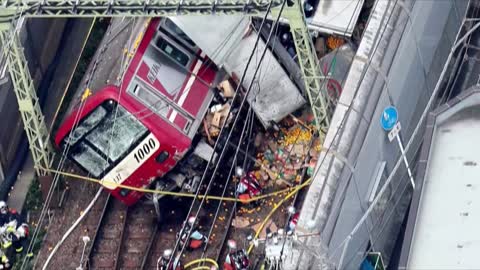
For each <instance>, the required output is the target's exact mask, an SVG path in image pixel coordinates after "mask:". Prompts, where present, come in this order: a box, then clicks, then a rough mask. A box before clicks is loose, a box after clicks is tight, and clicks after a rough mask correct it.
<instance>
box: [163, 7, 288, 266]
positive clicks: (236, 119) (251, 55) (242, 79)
mask: <svg viewBox="0 0 480 270" xmlns="http://www.w3.org/2000/svg"><path fill="white" fill-rule="evenodd" d="M285 3H286V1H284V3H283V5H282V8H281V10H283V7H284V5H285ZM271 7H272V2H270V3H269V7H268V11H267V12H265V16H264V19H263V21H262V26H263V24H264V23H265V21H266V19H267V17H268V14H269V13H270V10H271ZM259 40H260V35H258V36H257V39H256V41H255V45H254V48H253V50H252V53H251V54H250V57H249V59H248V61H247V65H246V67H245V69H244V72H243V74H242V77H241V79H240V82H239V83H238V86H237V89H236V91H235V96H234V98H233V100H235V98H236V96H237V95H238V94H239V93H240V91H239V89H240V87H241V86H242V84H243V81H244V79H245V76H246V73H247V70H248V67H249V65H250V62H251V60H252V58H253V55H254V52H255V48H256V47H257V46H258V43H259ZM265 49H267V47H265ZM258 68H259V67H257V68H256V69H255V73H254V76H253V78H255V76H256V73H257V71H258ZM253 81H254V80H253V79H252V81H251V82H250V85H249V87H248V89H247V91H246V93H245V95H244V97H243V99H242V101H241V103H240V106H239V110H241V109H242V108H243V106H244V104H245V101H246V100H247V97H248V94H249V93H250V90H251V88H252V85H253ZM230 114H231V110H230V112H229V115H230ZM239 116H240V113H237V115H236V116H235V119H234V121H233V124H232V128H231V130H230V132H228V135H227V139H226V143H228V141H229V140H230V138H231V135H232V132H233V130H234V127H235V126H236V124H237V121H238V119H239ZM228 117H229V116H227V117H226V118H227V119H228ZM225 130H226V125H224V126H223V127H222V129H221V130H220V136H221V135H222V134H223V133H224V132H225ZM218 143H219V140H217V142H215V145H214V149H216V148H217V146H218ZM225 149H226V148H225V147H224V148H223V149H222V152H221V153H220V157H219V158H218V160H217V162H216V163H217V164H216V166H215V168H214V170H213V173H212V178H211V179H210V181H209V183H208V184H207V187H206V193H208V192H209V190H210V188H211V184H212V182H213V181H212V179H213V177H215V174H216V172H217V169H218V165H219V164H220V160H222V158H223V156H224V154H225ZM212 159H213V156H212V157H211V158H210V160H209V162H208V164H207V167H206V170H205V171H204V173H203V175H202V178H201V180H200V184H199V187H201V186H202V185H203V182H204V180H205V178H206V175H207V170H208V167H209V165H210V163H211V162H212ZM200 189H201V188H198V190H197V192H196V195H197V196H198V194H199V192H200ZM195 202H196V199H194V200H193V201H192V204H191V206H190V209H189V211H188V214H187V218H188V216H190V215H191V213H192V210H193V207H194V205H195ZM204 202H205V200H204V199H202V200H201V201H200V206H199V207H198V209H199V210H200V209H201V207H202V206H203V203H204ZM199 214H200V211H197V213H196V214H195V219H197V218H198V215H199ZM185 225H186V222H184V225H183V226H182V229H181V230H180V235H181V234H183V232H184V230H185ZM192 229H193V227H192V228H189V231H188V232H187V235H190V234H191V233H192ZM179 242H180V238H179V239H177V240H176V242H175V246H174V248H173V250H174V251H175V252H176V251H177V248H178V244H179ZM186 244H187V242H185V243H184V244H183V246H182V248H181V249H180V256H181V255H182V254H183V251H184V250H185V247H186ZM173 257H175V256H172V257H171V258H170V261H169V262H168V263H169V264H170V263H171V261H172V258H173ZM157 265H158V264H157Z"/></svg>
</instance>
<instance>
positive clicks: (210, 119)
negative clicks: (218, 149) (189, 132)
mask: <svg viewBox="0 0 480 270" xmlns="http://www.w3.org/2000/svg"><path fill="white" fill-rule="evenodd" d="M217 88H218V90H219V91H218V93H216V96H215V99H214V102H212V105H211V106H210V110H209V111H208V113H207V115H206V116H205V118H204V119H203V130H202V133H203V136H204V137H206V138H207V139H208V143H209V144H210V145H213V144H214V139H215V138H217V137H218V135H219V134H220V130H221V129H222V127H223V125H224V124H225V123H226V122H230V121H231V120H232V119H227V117H228V114H229V112H230V103H231V101H232V98H233V96H234V95H235V90H234V88H233V86H232V85H231V84H230V82H229V81H228V80H224V81H222V82H221V83H220V84H219V85H218V86H217ZM230 118H231V117H230Z"/></svg>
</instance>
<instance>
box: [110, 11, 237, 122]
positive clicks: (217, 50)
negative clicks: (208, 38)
mask: <svg viewBox="0 0 480 270" xmlns="http://www.w3.org/2000/svg"><path fill="white" fill-rule="evenodd" d="M240 24H241V20H240V21H238V23H237V24H236V25H235V27H234V28H233V29H232V30H231V31H230V33H229V34H228V35H227V36H226V37H225V38H224V39H223V40H222V42H221V43H220V44H219V45H218V46H217V47H216V48H215V50H214V51H213V53H212V58H214V57H216V56H217V55H218V54H220V52H221V50H222V49H223V48H224V47H225V46H226V44H227V43H228V41H229V40H230V39H231V38H232V36H233V34H234V32H235V31H236V30H237V29H238V27H239V26H240ZM230 49H232V48H230ZM212 65H214V63H213V61H208V63H207V64H206V65H205V68H204V70H203V71H202V72H201V73H199V75H197V77H201V76H202V75H203V74H204V73H205V72H207V71H208V70H209V68H210V67H211V66H212ZM183 85H184V82H181V83H180V84H179V85H178V86H177V87H176V88H175V90H174V91H175V92H177V91H178V90H180V89H181V88H182V87H183ZM209 87H211V86H210V85H209ZM161 102H162V100H159V101H156V102H154V103H152V104H151V105H148V106H145V108H143V109H140V110H138V111H136V112H132V113H131V114H132V115H133V116H136V119H138V120H141V119H144V118H147V117H149V116H151V115H153V114H155V113H157V112H159V111H161V110H163V109H165V108H167V107H168V106H169V105H168V104H166V105H163V106H162V107H159V108H155V106H156V105H158V104H160V103H161ZM143 113H145V114H144V115H142V114H143ZM123 117H126V116H121V117H119V119H121V118H123Z"/></svg>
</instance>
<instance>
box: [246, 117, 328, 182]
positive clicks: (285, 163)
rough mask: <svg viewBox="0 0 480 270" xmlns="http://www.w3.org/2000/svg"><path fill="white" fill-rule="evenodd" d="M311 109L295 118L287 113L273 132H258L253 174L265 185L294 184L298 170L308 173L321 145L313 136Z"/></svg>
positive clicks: (299, 173) (300, 176) (297, 178)
mask: <svg viewBox="0 0 480 270" xmlns="http://www.w3.org/2000/svg"><path fill="white" fill-rule="evenodd" d="M314 129H315V128H314V126H313V117H312V115H311V112H306V111H305V112H303V114H302V116H301V117H299V118H296V117H294V116H292V115H291V116H289V117H287V118H286V119H284V120H283V121H282V122H281V123H280V128H279V129H278V131H276V132H270V133H258V134H257V136H256V138H255V146H256V148H257V150H258V154H257V157H256V158H257V162H256V164H257V166H256V167H254V174H255V176H256V177H257V179H259V181H261V184H262V186H263V187H264V188H265V187H267V188H268V187H273V186H279V187H289V186H293V185H296V184H298V183H299V182H300V181H301V178H302V170H303V169H306V170H307V175H312V174H313V170H314V167H315V164H316V162H317V159H318V155H319V151H320V148H321V142H320V139H319V138H317V137H315V136H314V135H313V131H314Z"/></svg>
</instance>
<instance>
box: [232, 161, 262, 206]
mask: <svg viewBox="0 0 480 270" xmlns="http://www.w3.org/2000/svg"><path fill="white" fill-rule="evenodd" d="M236 174H237V176H238V177H240V183H238V185H237V194H238V198H240V200H242V201H246V200H248V199H251V198H253V197H256V196H259V195H261V194H262V186H261V185H260V183H259V182H258V180H257V177H255V174H254V173H253V172H249V173H248V174H246V173H245V172H244V171H243V169H242V168H240V167H237V169H236ZM253 204H254V205H256V204H258V201H255V202H253Z"/></svg>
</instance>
